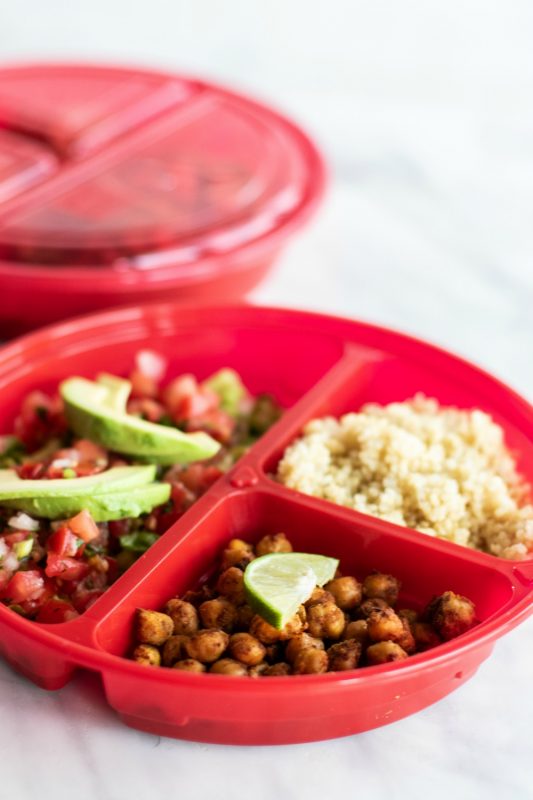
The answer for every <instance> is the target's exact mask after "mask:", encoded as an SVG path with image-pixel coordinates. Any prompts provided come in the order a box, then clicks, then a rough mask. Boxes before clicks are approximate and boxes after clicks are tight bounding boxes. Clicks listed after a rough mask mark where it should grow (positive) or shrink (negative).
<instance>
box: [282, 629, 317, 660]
mask: <svg viewBox="0 0 533 800" xmlns="http://www.w3.org/2000/svg"><path fill="white" fill-rule="evenodd" d="M309 648H310V649H312V650H324V642H323V641H322V639H315V638H314V637H313V636H309V634H308V633H299V634H298V636H293V637H292V639H289V641H288V642H287V647H286V648H285V658H286V659H287V661H288V662H289V663H291V664H292V663H293V662H294V659H295V658H296V656H297V655H298V654H299V653H301V651H302V650H307V649H309Z"/></svg>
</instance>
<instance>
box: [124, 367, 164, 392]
mask: <svg viewBox="0 0 533 800" xmlns="http://www.w3.org/2000/svg"><path fill="white" fill-rule="evenodd" d="M129 380H130V383H131V396H132V397H153V398H155V397H157V395H158V394H159V385H158V382H157V381H155V380H154V379H153V378H151V377H150V376H149V375H145V374H144V372H141V371H140V370H139V369H134V370H133V371H132V372H130V374H129Z"/></svg>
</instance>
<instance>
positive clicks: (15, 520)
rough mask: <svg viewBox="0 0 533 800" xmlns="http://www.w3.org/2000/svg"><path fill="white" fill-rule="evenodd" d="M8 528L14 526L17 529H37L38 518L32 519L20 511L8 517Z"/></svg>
mask: <svg viewBox="0 0 533 800" xmlns="http://www.w3.org/2000/svg"><path fill="white" fill-rule="evenodd" d="M7 524H8V525H9V527H10V528H15V530H17V531H38V530H39V520H37V519H32V517H29V516H28V515H27V514H24V512H22V511H21V513H20V514H15V516H13V517H10V518H9V519H8V521H7Z"/></svg>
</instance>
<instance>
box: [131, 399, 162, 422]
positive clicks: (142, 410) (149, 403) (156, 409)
mask: <svg viewBox="0 0 533 800" xmlns="http://www.w3.org/2000/svg"><path fill="white" fill-rule="evenodd" d="M128 414H133V415H134V416H136V417H142V418H143V419H147V420H148V422H159V420H160V419H161V417H163V416H164V414H165V407H164V406H163V405H161V403H158V402H157V400H153V399H152V398H150V397H140V398H134V399H133V400H130V401H129V402H128Z"/></svg>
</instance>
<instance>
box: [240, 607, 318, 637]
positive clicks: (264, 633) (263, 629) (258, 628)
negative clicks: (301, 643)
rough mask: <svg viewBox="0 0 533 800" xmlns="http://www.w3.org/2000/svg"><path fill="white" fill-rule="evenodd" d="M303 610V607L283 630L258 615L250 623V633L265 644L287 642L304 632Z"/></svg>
mask: <svg viewBox="0 0 533 800" xmlns="http://www.w3.org/2000/svg"><path fill="white" fill-rule="evenodd" d="M302 608H303V606H302V607H301V608H300V611H297V612H296V614H294V615H293V616H292V617H291V618H290V619H289V620H288V622H287V623H286V624H285V625H284V627H283V628H275V627H274V626H273V625H270V624H269V623H268V622H266V620H264V619H263V617H260V616H259V615H258V614H256V615H255V617H253V619H252V622H251V623H250V633H251V634H252V636H255V637H256V639H259V641H260V642H263V644H274V643H275V642H280V641H283V642H284V641H287V639H290V638H292V637H293V636H296V635H297V634H298V633H301V632H302V631H303V630H304V627H305V621H304V620H302Z"/></svg>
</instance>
